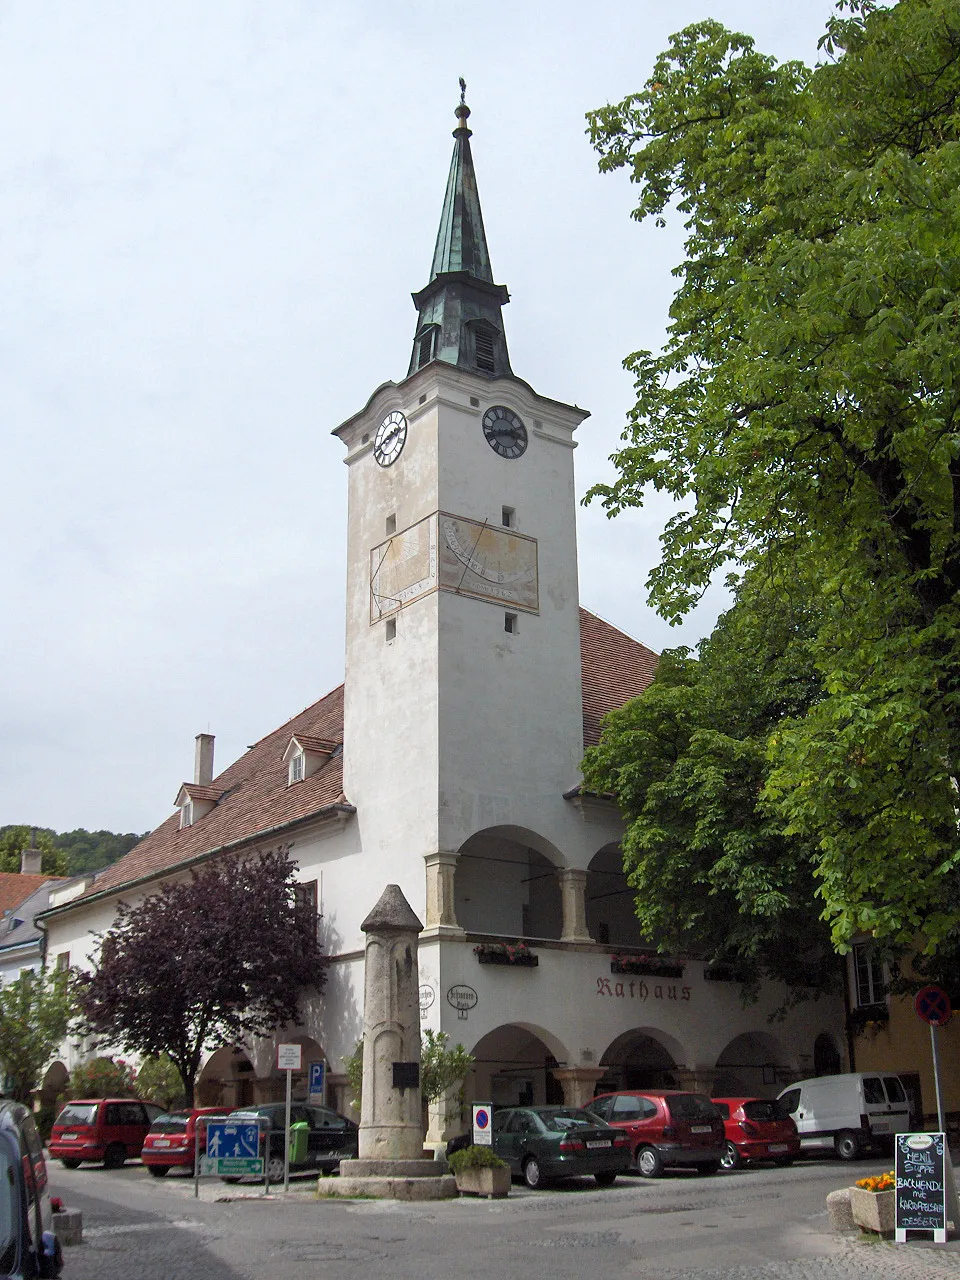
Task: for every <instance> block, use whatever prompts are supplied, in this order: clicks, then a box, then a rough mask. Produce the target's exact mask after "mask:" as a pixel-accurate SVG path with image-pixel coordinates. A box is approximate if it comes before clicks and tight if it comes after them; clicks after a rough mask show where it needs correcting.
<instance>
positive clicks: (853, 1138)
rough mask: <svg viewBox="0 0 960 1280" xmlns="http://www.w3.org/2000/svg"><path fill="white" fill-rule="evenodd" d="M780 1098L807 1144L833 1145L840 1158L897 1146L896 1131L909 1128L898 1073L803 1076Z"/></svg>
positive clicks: (803, 1144) (804, 1146)
mask: <svg viewBox="0 0 960 1280" xmlns="http://www.w3.org/2000/svg"><path fill="white" fill-rule="evenodd" d="M778 1101H779V1102H780V1103H781V1104H782V1106H783V1108H784V1110H785V1111H786V1112H787V1113H788V1114H789V1115H790V1116H791V1117H792V1118H793V1120H794V1122H795V1123H796V1126H797V1130H798V1131H799V1134H800V1145H801V1147H802V1149H803V1150H807V1149H817V1148H820V1149H823V1148H827V1149H829V1148H830V1147H832V1148H833V1150H834V1151H835V1152H836V1154H837V1155H838V1156H839V1157H840V1159H841V1160H856V1159H857V1157H858V1156H861V1155H863V1153H864V1152H865V1151H876V1150H892V1147H893V1142H894V1135H895V1134H898V1133H908V1132H909V1130H910V1103H909V1101H908V1100H907V1094H906V1090H905V1089H904V1087H903V1081H902V1080H901V1079H900V1077H899V1076H896V1075H892V1074H889V1073H887V1072H879V1071H861V1072H846V1073H844V1074H842V1075H836V1076H817V1077H816V1078H815V1079H813V1080H798V1081H797V1082H796V1084H792V1085H791V1086H790V1087H789V1089H784V1090H783V1092H782V1093H781V1094H780V1095H779V1098H778Z"/></svg>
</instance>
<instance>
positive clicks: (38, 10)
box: [0, 0, 833, 831]
mask: <svg viewBox="0 0 960 1280" xmlns="http://www.w3.org/2000/svg"><path fill="white" fill-rule="evenodd" d="M832 10H833V0H803V2H802V3H797V0H673V3H671V4H664V3H662V0H618V2H616V3H614V2H613V0H595V2H594V3H593V4H591V5H589V6H584V5H583V4H582V3H581V2H580V0H553V2H552V3H550V4H544V3H532V2H530V0H510V2H509V3H508V2H507V0H487V2H486V3H485V4H483V5H480V6H468V7H463V6H458V5H454V4H450V3H446V4H442V3H439V0H408V2H407V3H405V4H402V5H400V4H396V3H388V2H386V0H346V2H344V3H336V2H332V0H270V3H269V4H267V3H263V0H259V3H255V2H254V0H203V3H202V4H198V3H197V2H196V0H163V3H160V2H159V0H137V2H136V3H135V4H131V3H129V0H84V2H83V3H82V4H73V3H70V2H69V0H2V2H0V169H2V172H0V280H2V283H0V297H2V301H0V438H2V451H0V467H2V471H0V476H2V490H0V493H2V500H0V548H2V554H0V609H2V617H3V625H2V627H0V825H3V824H5V823H11V822H17V823H21V822H22V823H29V824H34V825H39V826H47V827H53V828H55V829H57V830H70V829H73V828H75V827H86V828H88V829H99V828H106V829H109V830H115V831H147V830H149V829H151V828H153V827H155V826H156V825H158V824H159V823H160V822H161V821H163V820H164V819H165V818H166V817H167V816H168V815H169V813H171V812H172V811H173V807H174V806H173V801H174V797H175V796H176V793H177V790H178V788H179V786H180V784H181V782H183V781H185V780H188V779H190V778H192V776H193V749H194V735H196V734H197V733H207V732H209V733H213V734H215V735H216V770H217V772H219V771H220V770H221V769H223V768H225V767H226V766H227V765H228V764H229V763H230V762H231V761H232V760H234V759H236V757H237V756H238V755H240V754H241V753H242V752H243V751H244V750H245V748H246V746H247V745H248V744H250V743H252V742H254V741H256V740H257V739H259V738H260V737H262V736H263V735H264V734H266V733H268V732H270V731H271V730H272V729H274V728H276V727H277V726H278V725H280V724H282V723H283V722H284V721H285V720H287V719H288V718H289V717H290V716H292V715H294V714H296V713H297V712H298V711H299V710H301V709H302V708H303V707H305V706H307V705H309V704H310V703H312V702H314V701H316V699H317V698H319V697H321V696H322V695H323V694H324V693H326V692H327V691H328V690H330V689H331V688H333V687H334V686H335V685H337V684H338V683H339V682H340V681H341V679H342V677H343V630H344V623H343V613H344V572H345V555H346V550H345V546H346V543H345V528H346V484H347V474H346V468H345V467H343V466H342V465H341V464H342V457H343V447H342V445H341V444H340V443H339V441H338V440H336V439H335V438H333V437H331V435H330V432H331V431H332V429H333V428H334V427H336V426H337V425H338V424H339V423H340V422H342V421H343V420H344V419H345V418H347V417H349V416H350V415H351V414H353V413H354V412H356V411H357V410H359V409H360V408H361V407H362V406H363V405H364V404H365V402H366V400H367V398H368V396H369V395H370V393H371V392H372V391H373V390H374V389H375V388H376V387H377V386H378V385H379V384H380V383H381V382H384V381H386V380H388V379H393V380H394V381H400V380H401V379H402V378H403V377H404V375H405V373H406V368H407V362H408V360H409V356H410V348H411V343H412V340H413V331H414V325H415V321H416V313H415V311H414V308H413V304H412V302H411V299H410V294H411V292H413V291H415V290H417V289H419V288H422V287H423V286H424V285H425V284H426V283H427V278H428V270H429V266H430V261H431V257H432V252H433V243H434V239H435V236H436V230H437V224H438V221H439V217H440V208H441V203H442V199H443V191H444V186H445V183H446V175H447V169H448V166H449V162H450V155H451V151H452V147H453V140H452V137H451V133H452V130H453V128H454V127H455V124H456V121H455V119H454V116H453V109H454V107H455V106H456V104H457V102H458V100H459V89H458V85H457V80H458V77H459V76H461V75H462V76H464V77H465V78H466V81H467V102H468V103H469V105H470V107H471V110H472V115H471V118H470V126H471V128H472V129H473V131H474V136H473V139H472V146H473V155H474V161H475V164H476V168H477V175H478V183H479V188H480V196H481V202H482V205H483V213H484V222H485V226H486V232H487V240H488V244H489V247H490V254H491V260H492V263H493V269H494V275H495V278H496V280H497V282H498V283H502V284H505V285H506V286H507V287H508V288H509V290H510V293H511V299H512V300H511V303H510V306H509V307H508V308H507V309H506V311H505V313H504V314H505V320H506V325H507V337H508V342H509V347H510V355H511V362H512V365H513V368H514V371H515V372H516V373H517V374H518V375H519V376H520V377H522V378H524V379H525V380H526V381H528V382H529V383H531V385H532V386H533V387H534V388H535V390H536V391H538V392H539V393H540V394H542V395H545V396H549V397H552V398H554V399H558V400H562V401H567V402H569V403H576V404H579V405H582V406H585V407H586V408H588V409H589V410H590V411H591V415H592V416H591V417H590V418H589V419H587V421H586V422H585V423H584V424H583V426H582V427H581V428H580V429H579V432H578V439H579V447H578V449H577V452H576V457H575V461H576V467H577V490H578V494H579V495H582V494H583V493H585V492H586V490H587V489H588V488H589V487H590V486H591V485H592V484H594V483H596V482H597V481H600V480H605V479H610V478H612V474H613V473H612V468H611V465H610V463H609V461H608V459H609V456H610V454H611V453H612V452H613V450H614V449H615V448H616V447H617V443H618V439H619V436H620V432H621V430H622V428H623V424H624V422H625V418H626V413H627V411H628V409H629V408H630V406H631V403H632V395H631V383H630V379H629V376H628V375H627V374H626V373H625V372H624V370H623V368H622V361H623V358H624V357H625V356H626V355H627V354H629V353H630V352H631V351H634V350H636V349H638V348H648V349H651V350H657V349H659V347H660V346H661V345H662V343H663V340H664V330H665V325H666V323H667V309H668V307H669V302H670V298H671V295H672V289H673V286H674V284H675V281H674V280H673V278H672V276H671V274H670V271H671V268H672V267H673V266H675V265H676V263H677V262H678V261H680V259H681V257H682V243H683V239H682V229H681V227H680V226H679V224H674V223H671V224H670V225H668V227H667V229H666V230H658V229H656V228H655V227H653V226H652V225H646V224H644V225H639V224H637V223H636V222H635V221H634V220H632V219H631V217H630V212H631V210H632V208H633V207H634V204H635V203H636V199H635V196H636V189H635V188H634V189H631V186H630V183H629V182H628V180H627V178H626V176H625V175H624V174H623V173H617V174H612V175H600V174H599V173H598V170H597V163H596V161H597V157H596V155H595V154H594V153H593V152H592V150H591V148H590V145H589V142H588V140H587V138H586V136H585V132H584V131H585V121H584V115H585V113H586V112H587V111H588V110H590V109H591V108H595V107H599V106H602V105H603V104H604V103H606V102H609V101H617V100H619V99H620V98H622V97H623V96H625V95H626V94H628V93H630V92H632V91H635V90H638V89H639V88H641V87H642V85H643V82H644V81H645V80H646V78H647V76H648V74H649V72H650V70H651V68H652V65H653V61H654V59H655V57H656V55H657V53H658V52H660V51H661V50H662V49H663V48H665V47H666V44H667V42H668V38H669V35H670V34H671V32H673V31H676V30H679V29H680V28H681V27H683V26H685V25H687V24H688V23H690V22H694V21H697V20H699V19H701V18H703V17H707V16H709V17H713V18H716V19H718V20H719V21H721V22H723V23H724V24H725V25H727V26H729V27H732V28H734V29H737V30H741V31H746V32H748V33H750V34H751V35H752V36H754V38H755V39H756V42H757V45H758V47H759V48H760V49H762V50H763V51H765V52H769V53H772V54H774V55H775V56H776V57H777V58H779V59H781V60H784V59H789V58H801V59H803V60H804V61H806V62H814V61H815V60H816V58H817V47H816V46H817V40H818V38H819V36H820V35H821V34H822V31H823V27H824V23H825V21H826V19H827V17H828V16H829V15H830V13H831V12H832ZM667 514H668V511H667V509H666V508H665V506H664V504H663V503H662V502H661V501H660V500H659V499H657V500H651V501H650V502H649V503H648V504H647V505H646V506H645V507H644V508H643V509H642V510H640V511H635V512H631V513H629V514H628V515H626V516H622V517H619V518H618V519H616V520H615V521H612V522H611V521H609V520H608V519H607V518H606V517H605V515H604V514H603V512H602V510H601V509H600V508H599V506H596V505H594V506H591V507H587V508H585V509H581V511H580V514H579V517H578V524H579V547H580V552H579V554H580V565H579V570H580V594H581V600H582V603H583V604H584V605H585V606H586V607H587V608H590V609H592V610H593V611H594V612H596V613H599V614H600V615H601V616H603V617H604V618H606V619H608V620H609V621H611V622H613V623H614V624H616V625H617V626H619V627H621V628H622V629H623V630H625V631H627V632H629V633H630V634H631V635H633V636H635V637H637V638H638V639H640V640H642V641H643V642H644V643H645V644H647V645H649V646H650V647H651V648H653V649H655V650H657V651H658V652H659V651H661V650H662V649H663V648H666V647H671V646H675V645H678V644H689V645H693V644H695V643H696V642H697V640H698V639H700V638H701V637H702V636H703V635H706V634H708V633H709V631H710V629H711V627H712V626H713V623H714V621H715V619H716V616H717V613H718V611H719V610H721V609H722V608H723V607H724V595H723V592H722V590H721V589H719V588H717V589H712V590H711V591H710V592H709V593H708V594H707V596H706V598H705V599H704V601H703V602H702V604H701V606H700V607H699V608H698V609H697V610H696V611H695V612H694V613H693V614H691V615H690V616H689V617H688V619H687V620H686V621H685V623H684V624H683V625H682V626H681V627H679V628H670V627H668V626H667V625H666V624H665V623H664V622H663V621H662V620H661V619H660V618H658V617H657V615H656V614H655V613H653V612H652V611H651V610H650V608H649V607H648V606H647V604H646V598H645V588H644V583H645V579H646V577H647V574H648V572H649V571H650V569H651V568H652V566H653V565H654V564H655V563H656V561H657V556H658V536H659V533H660V530H661V528H662V526H663V522H664V519H665V518H666V515H667Z"/></svg>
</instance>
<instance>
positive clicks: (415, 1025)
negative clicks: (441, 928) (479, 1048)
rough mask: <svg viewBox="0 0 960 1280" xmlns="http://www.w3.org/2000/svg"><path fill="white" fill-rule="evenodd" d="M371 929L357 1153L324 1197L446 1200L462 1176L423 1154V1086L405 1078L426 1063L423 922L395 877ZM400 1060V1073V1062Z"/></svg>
mask: <svg viewBox="0 0 960 1280" xmlns="http://www.w3.org/2000/svg"><path fill="white" fill-rule="evenodd" d="M360 928H361V929H362V930H363V932H364V933H365V934H366V935H367V945H366V953H365V956H364V979H363V1093H362V1095H361V1100H360V1134H359V1159H357V1160H344V1161H342V1162H341V1164H340V1177H339V1178H330V1179H327V1178H324V1179H323V1180H322V1182H321V1183H320V1186H319V1189H318V1194H319V1195H320V1196H323V1197H324V1198H326V1197H331V1196H335V1197H350V1196H357V1195H363V1196H380V1197H384V1198H386V1199H392V1200H442V1199H446V1198H448V1197H450V1196H455V1195H456V1194H457V1190H456V1183H455V1182H454V1179H453V1177H452V1176H451V1175H449V1174H447V1173H446V1171H445V1166H439V1171H438V1162H437V1161H435V1160H432V1159H428V1160H424V1159H423V1128H422V1124H421V1115H420V1088H419V1086H418V1085H413V1086H411V1085H409V1084H404V1083H403V1082H402V1077H403V1076H404V1074H405V1073H406V1071H409V1070H410V1069H411V1068H412V1067H413V1066H416V1068H418V1069H419V1066H420V971H419V966H418V964H417V937H418V935H419V933H420V931H421V929H422V928H423V926H422V925H421V923H420V921H419V920H418V919H417V917H416V916H415V915H414V913H413V910H412V909H411V907H410V904H409V902H407V900H406V898H405V897H404V896H403V893H402V892H401V890H400V886H399V885H395V884H389V885H387V887H386V889H385V890H384V891H383V894H382V895H381V897H380V900H379V902H378V903H377V905H376V906H375V907H374V908H373V910H372V911H371V912H370V914H369V915H368V916H367V918H366V919H365V920H364V922H363V924H362V925H361V926H360ZM398 1064H399V1073H398V1071H397V1070H395V1068H397V1067H398Z"/></svg>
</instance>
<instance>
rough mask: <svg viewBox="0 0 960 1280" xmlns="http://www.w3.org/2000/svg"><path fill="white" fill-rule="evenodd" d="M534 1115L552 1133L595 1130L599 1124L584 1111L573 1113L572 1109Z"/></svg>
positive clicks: (560, 1109) (559, 1109)
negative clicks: (569, 1130) (571, 1130)
mask: <svg viewBox="0 0 960 1280" xmlns="http://www.w3.org/2000/svg"><path fill="white" fill-rule="evenodd" d="M536 1114H537V1115H538V1116H539V1117H540V1119H541V1120H542V1121H543V1123H544V1124H545V1125H546V1127H547V1128H548V1129H549V1130H550V1131H551V1132H552V1133H565V1132H566V1131H567V1130H568V1129H585V1128H586V1129H596V1128H597V1126H598V1125H599V1124H600V1123H601V1122H600V1121H599V1120H598V1119H597V1118H596V1116H588V1115H587V1113H586V1111H575V1110H573V1109H572V1108H570V1109H567V1108H558V1109H557V1110H556V1111H538V1112H537V1113H536Z"/></svg>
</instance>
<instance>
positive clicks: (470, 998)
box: [447, 982, 480, 1009]
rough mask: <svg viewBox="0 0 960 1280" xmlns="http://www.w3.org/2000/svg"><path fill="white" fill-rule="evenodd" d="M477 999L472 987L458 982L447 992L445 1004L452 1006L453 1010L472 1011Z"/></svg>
mask: <svg viewBox="0 0 960 1280" xmlns="http://www.w3.org/2000/svg"><path fill="white" fill-rule="evenodd" d="M479 998H480V997H479V996H478V995H477V993H476V991H474V989H473V987H468V986H467V985H466V984H465V983H462V982H458V983H457V984H456V985H455V986H453V987H451V988H450V989H449V990H448V992H447V1004H451V1005H453V1007H454V1009H473V1008H474V1007H475V1006H476V1003H477V1001H478V1000H479Z"/></svg>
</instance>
